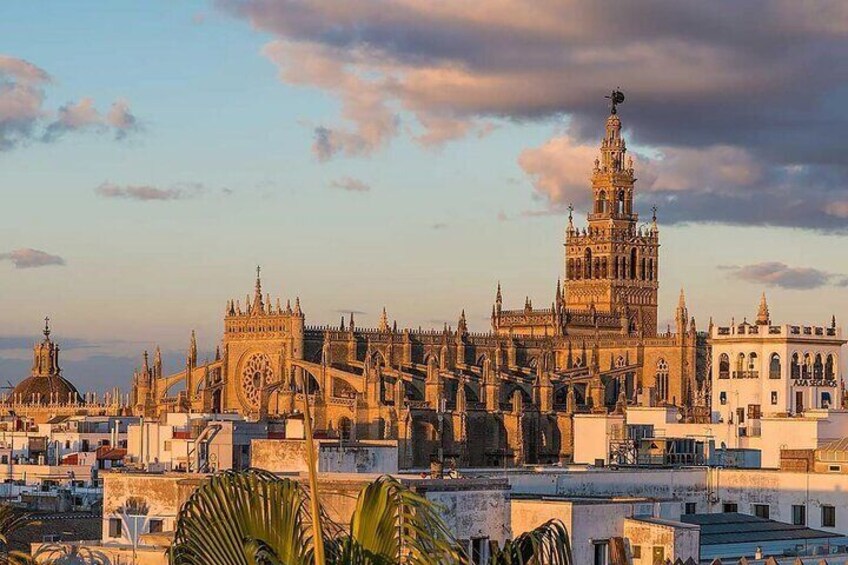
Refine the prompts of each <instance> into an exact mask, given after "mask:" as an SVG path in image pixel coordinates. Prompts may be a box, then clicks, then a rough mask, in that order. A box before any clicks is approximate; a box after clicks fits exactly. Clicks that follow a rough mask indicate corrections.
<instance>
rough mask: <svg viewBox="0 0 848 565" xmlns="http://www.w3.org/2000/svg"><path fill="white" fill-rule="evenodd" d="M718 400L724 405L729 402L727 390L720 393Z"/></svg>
mask: <svg viewBox="0 0 848 565" xmlns="http://www.w3.org/2000/svg"><path fill="white" fill-rule="evenodd" d="M718 401H719V402H720V403H721V405H722V406H724V405H725V404H727V393H726V392H721V393H719V395H718Z"/></svg>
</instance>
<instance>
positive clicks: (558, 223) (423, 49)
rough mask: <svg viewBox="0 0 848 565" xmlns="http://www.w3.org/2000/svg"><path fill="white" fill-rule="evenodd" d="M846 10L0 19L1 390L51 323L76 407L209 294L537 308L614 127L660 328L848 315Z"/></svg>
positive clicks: (542, 0)
mask: <svg viewBox="0 0 848 565" xmlns="http://www.w3.org/2000/svg"><path fill="white" fill-rule="evenodd" d="M845 60H848V4H846V3H845V2H828V1H825V0H822V1H820V2H817V3H816V4H815V9H813V8H812V7H811V6H810V5H809V4H805V3H799V2H793V1H791V0H786V1H781V0H775V1H765V0H763V1H756V0H752V1H750V2H745V3H738V2H735V1H733V2H731V1H727V2H724V1H719V2H714V3H703V2H696V1H674V2H664V1H653V0H647V1H645V2H640V3H620V2H612V1H592V2H583V1H581V2H576V1H562V0H551V1H548V0H539V1H536V2H533V3H527V2H518V1H512V0H468V1H465V2H450V1H440V0H436V1H433V0H395V1H388V0H373V1H368V2H364V1H363V2H337V1H335V0H312V1H310V2H303V1H300V0H275V1H271V0H219V1H212V2H205V1H200V0H196V1H190V0H163V1H154V0H151V1H149V2H129V1H121V0H113V1H111V2H108V3H106V4H104V3H103V2H95V1H93V0H92V1H74V2H67V1H58V0H57V1H45V2H38V3H34V2H24V1H10V2H3V3H2V6H0V197H2V207H0V214H2V221H0V382H2V383H5V382H6V381H7V380H9V381H11V382H13V383H14V382H16V381H17V380H20V379H21V378H23V377H24V376H26V374H27V373H28V370H29V364H30V355H31V353H30V347H31V344H32V343H33V342H34V341H36V340H37V339H38V336H39V332H40V329H41V327H42V326H43V324H44V322H43V319H44V317H45V316H49V317H50V318H51V325H52V328H53V332H54V333H53V337H54V338H55V339H56V340H57V341H58V342H59V343H60V345H62V346H63V349H64V350H63V354H62V359H63V364H64V369H65V375H66V376H67V377H69V378H70V379H71V380H72V381H74V382H75V383H77V385H78V387H79V388H80V389H81V390H88V389H100V390H103V389H106V388H108V387H111V386H115V385H118V386H123V387H125V388H126V387H128V383H129V379H130V376H131V372H132V369H133V367H134V366H136V365H138V364H139V362H140V354H141V351H143V350H144V349H152V348H153V347H154V346H155V345H156V344H159V345H161V347H162V348H163V351H164V352H165V362H166V365H169V366H170V367H166V370H167V369H169V368H171V369H174V370H177V369H178V368H179V366H180V363H181V361H180V359H181V357H182V355H183V351H184V350H185V348H186V346H187V344H188V340H189V335H190V332H191V330H192V329H195V330H197V333H198V339H199V341H200V344H201V349H202V350H203V351H205V352H210V351H212V350H214V347H215V345H216V343H217V342H218V341H219V340H220V338H221V333H222V318H223V311H224V305H225V303H226V301H227V300H228V299H230V298H242V299H243V297H244V295H245V294H246V293H248V292H252V288H253V280H254V277H255V269H256V266H257V265H261V266H262V273H263V283H264V289H265V290H266V291H268V292H270V293H271V294H272V295H273V296H275V297H276V296H281V297H282V298H283V300H285V299H286V298H291V299H293V298H294V297H295V296H299V297H300V299H301V303H302V305H303V308H304V311H305V313H306V316H307V323H309V324H327V323H332V324H337V323H338V322H339V319H340V317H341V316H342V315H343V314H345V315H347V313H349V312H355V315H356V320H357V324H358V325H365V326H368V325H371V326H375V325H376V324H377V320H378V319H379V315H380V311H381V310H382V308H383V307H384V306H385V307H386V309H387V311H388V314H389V317H390V319H396V320H397V321H398V324H399V325H400V326H402V327H418V326H424V327H441V326H442V325H443V324H444V323H446V322H447V323H449V324H453V325H455V324H456V320H457V318H458V316H459V313H460V311H461V310H462V309H463V308H464V309H465V310H466V313H467V315H468V320H469V325H470V326H471V329H472V330H477V331H485V330H486V329H488V327H489V314H490V312H491V304H492V301H493V298H494V292H495V288H496V285H497V283H498V281H500V282H501V284H502V285H503V289H504V299H505V303H506V304H505V307H522V306H523V304H524V298H525V296H530V298H531V299H533V300H534V301H535V304H537V305H540V306H544V305H547V304H549V303H550V302H551V301H552V299H553V295H554V290H555V287H556V280H557V277H559V276H561V275H562V270H563V261H562V259H563V257H562V253H563V249H562V241H563V234H564V228H565V225H566V215H567V211H566V209H567V206H568V205H569V204H574V206H575V207H576V209H577V212H576V215H577V218H578V222H577V223H578V225H580V224H581V223H582V221H583V220H581V219H580V218H582V217H583V215H584V214H585V207H586V204H587V202H588V199H589V194H590V189H589V174H590V172H591V167H592V161H593V160H594V157H595V155H596V154H597V147H598V144H599V141H600V136H601V132H602V128H603V123H604V120H605V118H606V116H607V114H608V106H607V104H606V102H607V101H606V100H605V99H604V95H606V94H607V93H608V92H609V91H610V90H612V89H613V88H616V87H618V88H620V89H621V90H622V91H623V92H624V93H625V96H626V100H625V102H624V104H623V105H622V106H621V107H620V113H619V115H620V117H621V119H622V123H623V126H624V134H625V136H626V138H627V141H628V147H629V149H630V152H631V153H632V154H633V155H634V160H635V161H636V173H637V174H636V176H637V177H638V179H639V180H638V181H637V184H636V186H637V192H638V197H637V203H636V206H637V208H638V209H639V211H641V214H642V218H643V220H645V219H648V218H649V216H650V208H651V207H652V206H654V205H656V206H657V207H658V209H659V212H658V216H659V225H660V238H661V245H662V247H661V257H660V320H661V324H663V325H664V324H665V322H666V321H670V320H671V319H673V309H674V307H675V305H676V303H677V295H678V293H679V291H680V289H681V288H684V289H685V292H686V297H687V302H688V305H689V309H690V313H691V314H692V315H694V316H695V318H696V320H697V323H698V326H699V328H700V329H705V328H706V325H707V321H708V320H709V319H710V317H712V318H714V319H715V320H716V321H717V322H727V321H729V320H730V319H731V317H736V318H737V319H740V318H742V317H744V316H748V317H753V316H754V315H755V314H756V307H757V304H758V301H759V296H760V294H761V293H762V292H764V291H765V292H766V293H767V295H768V298H769V304H770V307H771V311H772V317H773V319H774V320H775V321H777V322H801V323H804V322H811V323H825V322H827V321H829V320H830V317H831V315H836V317H837V320H838V321H841V320H842V319H843V317H844V316H846V315H848V308H846V306H848V300H847V299H848V261H846V257H848V254H847V253H846V251H845V244H846V241H848V240H846V235H848V190H846V187H848V184H846V180H847V179H848V161H847V160H846V159H845V155H846V152H848V141H846V133H845V132H846V120H848V110H846V104H845V102H846V101H848V65H845V64H844V61H845Z"/></svg>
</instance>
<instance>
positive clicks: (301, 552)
mask: <svg viewBox="0 0 848 565" xmlns="http://www.w3.org/2000/svg"><path fill="white" fill-rule="evenodd" d="M308 501H309V499H308V493H307V491H306V489H304V488H303V486H302V485H300V483H298V482H297V481H294V480H290V479H280V478H278V477H276V476H274V475H272V474H271V473H268V472H266V471H261V470H257V469H251V470H248V471H243V472H235V471H224V472H222V473H220V474H217V475H215V476H213V477H211V478H209V479H208V480H207V481H206V482H205V483H204V484H203V485H201V486H200V487H199V488H198V489H197V490H195V491H194V493H193V494H192V495H191V497H190V498H189V500H188V501H187V502H186V503H185V505H184V506H183V508H182V509H181V510H180V514H179V517H178V519H177V531H176V534H175V538H174V543H173V545H172V546H171V549H170V551H169V557H170V563H171V564H172V565H207V564H209V563H216V564H219V565H278V564H282V563H285V564H286V565H307V564H311V563H312V543H311V534H310V528H311V524H312V521H311V517H310V512H309V503H308Z"/></svg>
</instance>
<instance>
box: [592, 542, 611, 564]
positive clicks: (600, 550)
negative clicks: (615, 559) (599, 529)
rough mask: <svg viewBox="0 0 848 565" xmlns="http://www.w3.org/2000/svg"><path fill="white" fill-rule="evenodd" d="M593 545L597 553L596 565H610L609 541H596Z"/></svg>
mask: <svg viewBox="0 0 848 565" xmlns="http://www.w3.org/2000/svg"><path fill="white" fill-rule="evenodd" d="M593 545H594V548H593V549H594V553H595V560H594V562H593V563H594V565H609V541H608V540H603V541H596V542H593Z"/></svg>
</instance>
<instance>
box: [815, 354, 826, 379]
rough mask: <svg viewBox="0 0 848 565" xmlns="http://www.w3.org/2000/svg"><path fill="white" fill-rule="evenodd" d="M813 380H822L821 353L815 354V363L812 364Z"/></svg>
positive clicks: (822, 365)
mask: <svg viewBox="0 0 848 565" xmlns="http://www.w3.org/2000/svg"><path fill="white" fill-rule="evenodd" d="M813 378H814V379H816V380H821V379H822V378H824V363H822V356H821V353H816V361H815V363H813Z"/></svg>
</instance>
